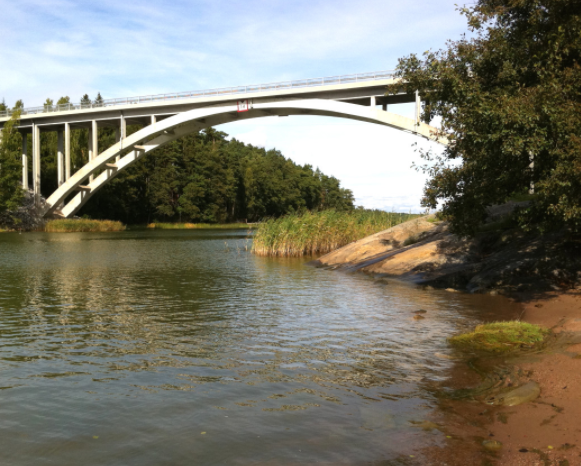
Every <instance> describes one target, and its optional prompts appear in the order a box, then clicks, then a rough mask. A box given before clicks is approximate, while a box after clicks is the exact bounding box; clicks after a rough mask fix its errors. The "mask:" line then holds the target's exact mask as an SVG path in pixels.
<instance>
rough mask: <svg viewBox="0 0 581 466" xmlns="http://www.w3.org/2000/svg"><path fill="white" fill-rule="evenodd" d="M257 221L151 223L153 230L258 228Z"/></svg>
mask: <svg viewBox="0 0 581 466" xmlns="http://www.w3.org/2000/svg"><path fill="white" fill-rule="evenodd" d="M257 225H258V224H256V223H150V224H149V225H147V228H149V229H152V230H216V229H220V230H241V229H249V228H250V229H251V228H256V227H257Z"/></svg>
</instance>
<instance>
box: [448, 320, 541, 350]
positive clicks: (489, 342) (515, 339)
mask: <svg viewBox="0 0 581 466" xmlns="http://www.w3.org/2000/svg"><path fill="white" fill-rule="evenodd" d="M548 334H549V330H548V329H546V328H544V327H540V326H538V325H534V324H529V323H526V322H520V321H517V320H513V321H507V322H493V323H490V324H483V325H478V326H477V327H476V328H475V329H474V331H473V332H470V333H463V334H461V335H456V336H454V337H452V338H449V339H448V341H449V342H450V343H452V344H453V345H455V346H457V347H459V348H462V349H466V350H477V351H490V352H507V351H511V350H515V349H519V348H521V347H523V346H524V347H530V346H535V345H539V344H541V343H542V342H543V341H544V340H545V337H546V336H547V335H548Z"/></svg>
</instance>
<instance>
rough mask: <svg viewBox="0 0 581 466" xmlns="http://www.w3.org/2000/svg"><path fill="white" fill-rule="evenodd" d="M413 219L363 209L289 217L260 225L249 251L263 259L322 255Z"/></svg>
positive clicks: (326, 211)
mask: <svg viewBox="0 0 581 466" xmlns="http://www.w3.org/2000/svg"><path fill="white" fill-rule="evenodd" d="M414 217H417V215H412V214H399V213H397V214H396V213H389V212H383V211H380V210H366V209H355V210H352V211H344V212H340V211H337V210H332V209H331V210H325V211H322V212H309V211H306V212H304V213H301V214H289V215H285V216H284V217H281V218H278V219H270V220H267V221H265V222H263V223H261V224H260V225H259V226H258V229H257V231H256V234H255V236H254V241H253V246H252V251H253V252H254V253H256V254H259V255H263V256H304V255H315V254H326V253H328V252H330V251H333V250H335V249H337V248H340V247H341V246H344V245H346V244H349V243H351V242H353V241H357V240H358V239H361V238H364V237H365V236H369V235H372V234H374V233H377V232H379V231H382V230H386V229H387V228H391V227H392V226H394V225H397V224H399V223H402V222H405V221H407V220H409V219H411V218H414Z"/></svg>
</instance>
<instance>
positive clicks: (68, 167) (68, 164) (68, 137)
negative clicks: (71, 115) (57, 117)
mask: <svg viewBox="0 0 581 466" xmlns="http://www.w3.org/2000/svg"><path fill="white" fill-rule="evenodd" d="M64 137H65V181H66V180H68V179H69V178H70V177H71V125H69V124H68V123H65V134H64Z"/></svg>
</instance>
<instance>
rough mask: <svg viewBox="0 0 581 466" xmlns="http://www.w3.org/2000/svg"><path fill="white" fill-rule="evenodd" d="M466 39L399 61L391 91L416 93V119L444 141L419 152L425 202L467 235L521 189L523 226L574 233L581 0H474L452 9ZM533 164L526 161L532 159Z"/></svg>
mask: <svg viewBox="0 0 581 466" xmlns="http://www.w3.org/2000/svg"><path fill="white" fill-rule="evenodd" d="M460 11H461V13H462V14H463V15H465V16H466V18H467V21H468V26H469V29H470V30H471V32H472V33H473V38H470V39H468V38H466V37H464V38H462V39H461V40H459V41H450V42H448V44H447V46H446V48H445V49H443V50H440V51H436V52H433V51H428V52H425V53H424V54H423V57H418V56H416V55H413V54H412V55H410V56H409V57H405V58H403V59H401V60H400V61H399V65H398V68H397V76H398V77H400V78H402V81H400V82H399V83H396V84H394V85H391V86H389V87H388V92H389V93H397V92H407V93H413V92H415V91H416V90H418V91H419V92H420V94H421V96H422V99H423V100H424V102H425V103H424V105H423V111H422V118H423V120H424V121H427V122H429V121H431V120H432V119H433V118H434V117H440V118H441V130H442V131H443V132H445V133H447V134H448V135H449V137H450V144H449V145H448V146H447V147H446V149H445V150H444V152H443V154H442V155H441V156H434V155H433V154H430V153H424V154H423V156H424V157H425V158H426V159H427V161H428V162H427V164H426V165H425V166H424V169H426V170H427V171H428V173H429V174H430V176H431V178H430V179H429V181H428V182H427V185H426V188H425V196H424V198H423V204H424V205H425V206H428V207H431V208H436V207H437V206H438V204H439V203H443V212H444V214H446V215H448V216H449V218H450V219H451V224H452V227H453V229H454V230H455V231H456V232H459V233H464V234H472V233H474V232H475V230H476V228H477V227H478V225H479V224H480V223H481V222H482V221H483V220H484V218H485V215H486V213H485V212H486V207H487V206H489V205H492V204H498V203H503V202H505V201H507V200H509V199H511V198H514V197H515V196H518V195H521V196H522V195H523V194H524V193H526V192H527V190H528V189H529V187H530V186H531V182H532V183H534V196H532V197H531V204H530V206H529V207H528V208H526V209H524V210H523V211H522V212H521V215H520V221H521V225H522V226H523V227H525V228H533V227H534V228H537V227H538V228H541V229H547V228H551V227H552V228H554V227H563V226H567V227H569V228H570V229H572V230H574V231H577V232H579V231H580V230H581V132H580V130H579V128H580V127H581V68H580V58H581V57H580V55H581V3H580V2H578V1H577V0H478V1H477V3H476V4H475V6H473V7H471V8H463V9H461V10H460ZM531 162H534V164H533V163H531Z"/></svg>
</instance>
